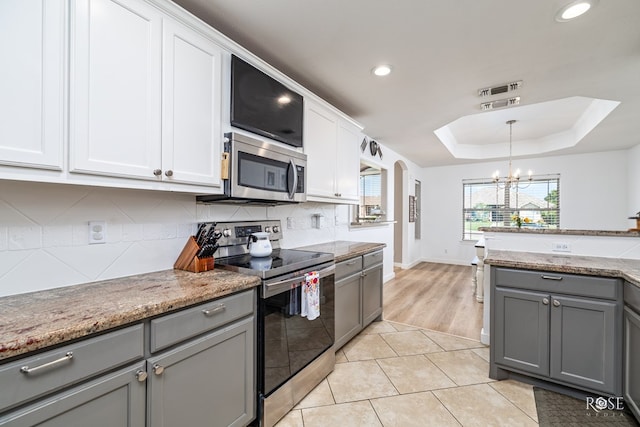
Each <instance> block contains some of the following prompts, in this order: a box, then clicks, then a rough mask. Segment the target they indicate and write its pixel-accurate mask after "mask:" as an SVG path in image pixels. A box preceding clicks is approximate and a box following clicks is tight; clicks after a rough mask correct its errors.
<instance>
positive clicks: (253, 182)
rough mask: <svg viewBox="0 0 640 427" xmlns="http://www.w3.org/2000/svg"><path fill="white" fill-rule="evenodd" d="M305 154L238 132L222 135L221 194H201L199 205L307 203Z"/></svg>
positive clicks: (198, 199)
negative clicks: (223, 136)
mask: <svg viewBox="0 0 640 427" xmlns="http://www.w3.org/2000/svg"><path fill="white" fill-rule="evenodd" d="M306 180H307V155H306V154H303V153H300V152H298V151H296V150H293V149H289V148H285V147H282V146H280V145H277V144H274V143H270V142H267V141H262V140H258V139H254V138H250V137H248V136H246V135H242V134H238V133H228V134H225V142H224V152H223V161H222V182H223V186H224V193H223V194H210V195H202V196H198V197H197V198H196V200H197V201H199V202H205V203H207V202H209V203H212V202H232V203H258V204H267V205H276V204H284V203H300V202H305V201H306V200H307V194H306Z"/></svg>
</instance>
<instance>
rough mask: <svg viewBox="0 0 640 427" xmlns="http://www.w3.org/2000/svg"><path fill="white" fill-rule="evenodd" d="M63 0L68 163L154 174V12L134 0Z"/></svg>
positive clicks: (157, 156)
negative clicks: (67, 45) (66, 4)
mask: <svg viewBox="0 0 640 427" xmlns="http://www.w3.org/2000/svg"><path fill="white" fill-rule="evenodd" d="M71 4H72V6H71V66H70V72H71V76H70V77H71V88H70V89H71V92H70V170H71V171H72V172H85V173H96V174H102V175H110V176H121V177H138V178H147V179H159V178H156V177H157V176H158V175H160V174H161V146H160V141H161V139H160V132H161V125H160V120H161V70H162V67H161V53H162V14H161V13H160V11H159V10H158V9H156V8H154V7H152V6H151V5H149V4H148V3H145V2H142V1H138V0H74V1H72V3H71ZM154 172H155V175H154Z"/></svg>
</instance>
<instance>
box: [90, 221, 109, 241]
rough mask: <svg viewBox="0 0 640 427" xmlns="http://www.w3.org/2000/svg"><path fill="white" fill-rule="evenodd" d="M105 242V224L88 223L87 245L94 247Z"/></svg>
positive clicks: (101, 222) (104, 222)
mask: <svg viewBox="0 0 640 427" xmlns="http://www.w3.org/2000/svg"><path fill="white" fill-rule="evenodd" d="M106 242H107V222H106V221H89V244H90V245H95V244H100V243H106Z"/></svg>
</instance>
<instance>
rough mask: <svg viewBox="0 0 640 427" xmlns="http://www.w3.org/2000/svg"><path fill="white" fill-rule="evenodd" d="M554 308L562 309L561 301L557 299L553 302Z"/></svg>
mask: <svg viewBox="0 0 640 427" xmlns="http://www.w3.org/2000/svg"><path fill="white" fill-rule="evenodd" d="M553 306H554V307H560V301H558V300H557V299H554V300H553Z"/></svg>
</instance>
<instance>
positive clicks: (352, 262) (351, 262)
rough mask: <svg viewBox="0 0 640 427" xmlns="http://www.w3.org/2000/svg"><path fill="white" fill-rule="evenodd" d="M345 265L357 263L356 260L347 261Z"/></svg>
mask: <svg viewBox="0 0 640 427" xmlns="http://www.w3.org/2000/svg"><path fill="white" fill-rule="evenodd" d="M344 265H356V262H355V261H350V262H345V263H344Z"/></svg>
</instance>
